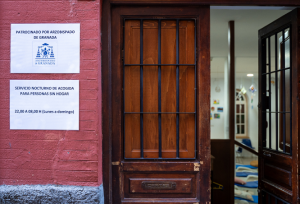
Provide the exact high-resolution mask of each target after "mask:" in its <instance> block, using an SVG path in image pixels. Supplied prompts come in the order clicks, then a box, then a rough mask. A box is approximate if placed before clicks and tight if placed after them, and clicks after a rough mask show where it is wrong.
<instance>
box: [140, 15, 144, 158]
mask: <svg viewBox="0 0 300 204" xmlns="http://www.w3.org/2000/svg"><path fill="white" fill-rule="evenodd" d="M140 64H143V20H141V22H140ZM140 107H141V108H140V112H141V113H140V120H141V124H140V126H141V127H140V129H141V158H144V128H143V127H144V125H143V113H142V112H143V111H144V110H143V65H141V66H140Z"/></svg>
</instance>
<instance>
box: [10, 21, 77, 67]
mask: <svg viewBox="0 0 300 204" xmlns="http://www.w3.org/2000/svg"><path fill="white" fill-rule="evenodd" d="M10 63H11V64H10V68H11V69H10V71H11V73H79V66H80V24H11V49H10Z"/></svg>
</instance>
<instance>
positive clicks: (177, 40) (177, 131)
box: [176, 19, 179, 158]
mask: <svg viewBox="0 0 300 204" xmlns="http://www.w3.org/2000/svg"><path fill="white" fill-rule="evenodd" d="M176 64H177V65H176V112H177V113H176V158H179V114H178V112H179V66H178V64H179V20H178V19H177V20H176Z"/></svg>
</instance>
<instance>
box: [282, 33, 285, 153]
mask: <svg viewBox="0 0 300 204" xmlns="http://www.w3.org/2000/svg"><path fill="white" fill-rule="evenodd" d="M282 52H283V53H282V54H281V56H282V57H281V60H282V65H283V67H281V69H284V68H285V36H284V30H283V31H282ZM281 75H282V112H283V113H282V114H283V117H282V118H283V120H282V123H283V124H282V127H283V128H282V129H283V152H284V153H285V140H286V135H285V133H286V130H285V128H286V127H285V125H286V124H285V71H284V70H283V71H282V72H281Z"/></svg>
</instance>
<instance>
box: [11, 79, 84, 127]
mask: <svg viewBox="0 0 300 204" xmlns="http://www.w3.org/2000/svg"><path fill="white" fill-rule="evenodd" d="M10 129H19V130H20V129H23V130H24V129H26V130H79V80H10Z"/></svg>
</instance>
